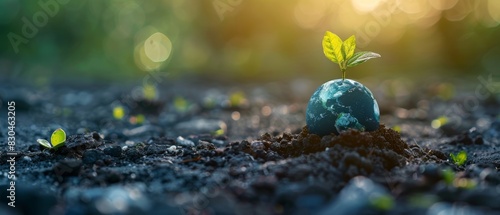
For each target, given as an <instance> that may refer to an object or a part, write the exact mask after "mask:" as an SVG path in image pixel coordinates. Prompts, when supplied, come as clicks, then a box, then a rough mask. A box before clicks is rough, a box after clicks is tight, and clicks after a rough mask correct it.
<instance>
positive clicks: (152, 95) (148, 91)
mask: <svg viewBox="0 0 500 215" xmlns="http://www.w3.org/2000/svg"><path fill="white" fill-rule="evenodd" d="M142 95H143V96H144V98H145V99H147V100H150V101H152V100H155V99H157V98H158V89H157V88H156V85H154V84H144V85H143V86H142Z"/></svg>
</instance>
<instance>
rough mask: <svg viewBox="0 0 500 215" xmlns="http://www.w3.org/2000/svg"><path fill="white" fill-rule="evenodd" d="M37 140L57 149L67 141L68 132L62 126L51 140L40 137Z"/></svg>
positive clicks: (53, 134) (47, 146)
mask: <svg viewBox="0 0 500 215" xmlns="http://www.w3.org/2000/svg"><path fill="white" fill-rule="evenodd" d="M37 142H38V143H39V144H40V145H42V146H43V147H45V148H48V149H57V148H59V147H61V146H63V145H64V142H66V132H64V130H62V128H58V129H56V130H55V131H54V132H53V133H52V136H51V137H50V142H49V141H47V140H45V139H38V140H37Z"/></svg>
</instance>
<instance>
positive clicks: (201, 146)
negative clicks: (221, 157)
mask: <svg viewBox="0 0 500 215" xmlns="http://www.w3.org/2000/svg"><path fill="white" fill-rule="evenodd" d="M196 149H198V150H214V149H215V146H214V144H213V143H209V142H207V141H203V140H199V141H198V145H197V146H196Z"/></svg>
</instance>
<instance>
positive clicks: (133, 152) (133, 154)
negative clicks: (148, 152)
mask: <svg viewBox="0 0 500 215" xmlns="http://www.w3.org/2000/svg"><path fill="white" fill-rule="evenodd" d="M125 156H127V158H129V159H130V160H137V159H139V158H140V157H142V153H141V152H140V151H139V150H138V149H137V148H135V147H131V148H129V149H128V150H127V151H126V152H125Z"/></svg>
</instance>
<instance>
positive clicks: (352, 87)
mask: <svg viewBox="0 0 500 215" xmlns="http://www.w3.org/2000/svg"><path fill="white" fill-rule="evenodd" d="M322 44H323V53H324V54H325V56H326V57H327V58H328V59H330V60H331V61H333V62H334V63H337V64H339V66H340V70H341V71H342V79H336V80H331V81H328V82H326V83H324V84H323V85H321V86H320V87H319V88H318V89H316V91H315V92H314V94H313V95H312V96H311V98H310V99H309V103H308V105H307V110H306V124H307V127H308V129H309V132H311V133H313V134H317V135H327V134H331V133H335V134H339V133H340V132H341V131H345V130H348V129H355V130H359V131H375V130H377V129H378V128H379V125H380V122H379V120H380V110H379V108H378V104H377V101H376V100H375V98H374V97H373V94H372V93H371V92H370V90H369V89H368V88H367V87H365V86H364V85H363V84H361V83H359V82H357V81H354V80H350V79H345V71H346V69H347V68H348V67H353V66H356V65H359V64H361V63H364V62H366V61H367V60H369V59H372V58H378V57H380V55H379V54H377V53H374V52H366V51H362V52H357V53H354V50H355V49H356V38H355V37H354V35H353V36H351V37H349V38H348V39H347V40H345V41H342V40H341V39H340V38H339V37H338V36H337V35H335V34H334V33H332V32H329V31H327V32H326V34H325V36H324V38H323V43H322Z"/></svg>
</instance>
